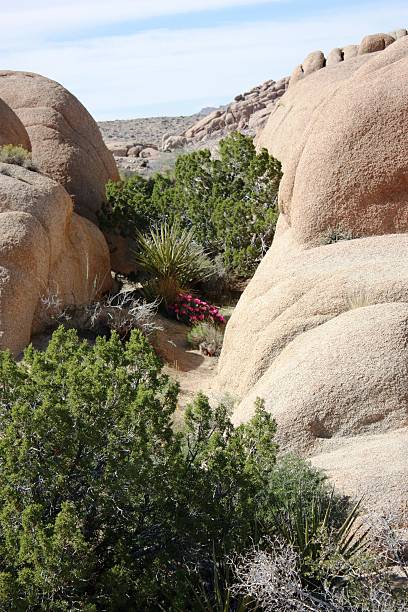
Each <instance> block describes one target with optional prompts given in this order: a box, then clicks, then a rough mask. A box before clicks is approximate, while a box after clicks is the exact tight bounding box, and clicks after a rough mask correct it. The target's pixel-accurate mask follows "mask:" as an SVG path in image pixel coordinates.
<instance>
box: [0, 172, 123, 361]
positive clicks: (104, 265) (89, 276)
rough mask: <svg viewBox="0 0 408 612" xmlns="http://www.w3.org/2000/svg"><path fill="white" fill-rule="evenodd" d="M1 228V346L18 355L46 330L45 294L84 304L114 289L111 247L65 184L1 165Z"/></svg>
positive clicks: (66, 302) (68, 302) (64, 303)
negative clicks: (77, 210)
mask: <svg viewBox="0 0 408 612" xmlns="http://www.w3.org/2000/svg"><path fill="white" fill-rule="evenodd" d="M0 227H1V232H0V288H1V290H0V347H1V348H2V349H4V348H9V349H10V350H11V351H12V352H13V353H15V354H17V353H19V352H20V351H21V350H22V349H23V348H24V346H26V345H27V344H28V342H29V341H30V338H31V334H32V333H33V332H35V331H40V327H41V309H42V302H41V298H42V297H43V296H48V295H50V294H52V295H55V296H56V297H57V298H58V299H59V300H60V301H61V303H62V305H66V304H84V303H86V302H88V301H91V300H92V299H93V298H94V297H96V296H97V295H100V294H101V293H102V292H104V291H106V290H107V289H109V288H110V286H111V275H110V261H109V251H108V247H107V244H106V241H105V239H104V237H103V235H102V233H101V232H100V230H99V229H98V228H97V227H96V225H94V224H93V223H92V222H91V221H88V220H87V219H84V218H82V217H80V216H79V215H77V214H75V213H73V205H72V200H71V198H70V197H69V195H68V193H67V192H66V191H65V189H64V188H63V187H62V186H61V185H59V184H58V183H56V182H55V181H53V180H51V179H49V178H48V177H46V176H44V175H42V174H39V173H37V172H31V171H29V170H26V169H25V168H21V167H19V166H14V165H11V164H0Z"/></svg>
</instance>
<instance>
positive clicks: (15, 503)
mask: <svg viewBox="0 0 408 612" xmlns="http://www.w3.org/2000/svg"><path fill="white" fill-rule="evenodd" d="M0 364H1V366H0V377H1V384H0V394H1V411H2V415H1V420H0V429H1V432H0V444H1V457H2V461H1V465H0V500H1V512H0V526H1V529H0V551H1V555H0V604H1V607H2V609H5V610H50V611H51V610H52V611H55V610H88V611H99V610H127V611H128V610H129V611H132V610H135V611H139V610H140V611H141V610H152V611H153V610H161V609H163V610H225V611H228V610H242V611H246V610H254V609H260V610H261V609H265V610H273V609H276V608H273V607H271V605H270V603H268V602H271V601H275V600H274V598H275V599H276V598H277V597H281V594H282V589H281V587H280V586H279V585H280V583H279V580H281V582H282V575H283V579H284V581H285V589H286V591H285V592H289V591H290V596H291V600H290V601H293V602H294V605H295V604H296V606H297V607H293V608H286V609H298V610H300V609H310V610H315V609H316V610H318V609H322V610H338V609H344V610H350V611H351V610H379V609H380V608H378V607H377V608H376V607H375V606H374V604H373V603H372V602H371V600H370V597H371V595H370V593H367V592H366V591H367V588H366V586H365V585H366V583H365V582H364V581H363V580H362V576H363V573H365V575H366V574H367V572H371V573H370V574H369V575H370V576H371V575H372V576H374V575H375V577H376V581H377V582H376V584H377V583H378V584H380V585H381V593H383V594H384V595H382V597H386V596H388V597H389V601H391V603H390V605H389V607H388V608H387V609H389V610H393V609H395V610H397V609H398V610H402V609H403V608H402V607H399V608H398V607H397V606H398V605H400V606H402V605H403V603H402V602H401V601H400V600H398V594H397V593H396V594H394V596H393V597H394V599H393V600H391V599H390V595H389V593H390V591H389V587H388V584H387V580H386V579H385V578H383V577H382V574H381V571H380V569H379V567H378V566H376V567H374V566H373V565H370V562H371V563H372V556H371V553H370V552H369V549H368V539H367V534H366V533H365V530H357V531H355V526H356V518H357V515H358V508H356V507H354V508H353V507H351V506H350V505H349V504H348V503H347V502H346V501H345V500H344V499H343V498H341V497H339V496H337V495H335V494H334V493H333V492H332V491H331V489H330V487H329V486H328V485H327V483H326V481H325V480H324V478H323V477H322V475H321V474H320V473H319V472H317V471H316V470H314V469H312V468H310V467H309V466H308V465H307V464H306V463H304V462H302V461H301V460H299V459H295V458H292V457H289V456H288V457H286V458H278V454H277V453H278V447H277V444H276V442H275V431H276V425H275V423H274V421H273V419H272V418H271V416H270V415H269V414H268V413H266V412H265V410H264V409H263V406H262V403H261V402H259V403H258V406H257V409H256V414H255V416H254V417H253V418H252V419H251V420H250V421H249V422H248V423H247V424H246V425H241V426H240V427H237V428H233V427H232V425H231V422H230V418H229V402H228V401H227V400H226V401H225V402H221V403H219V404H218V405H216V406H211V405H210V403H209V402H208V400H207V398H206V397H205V396H203V395H200V394H199V395H197V397H196V399H195V401H194V402H193V403H192V404H191V405H190V406H189V407H188V408H187V410H186V412H185V418H184V423H183V426H182V428H181V430H178V431H175V429H174V427H173V424H172V415H173V413H174V410H175V408H176V402H177V393H178V389H177V385H176V384H175V383H173V382H172V381H171V379H169V378H168V377H167V376H166V375H164V374H163V373H162V371H161V363H160V360H159V359H158V357H157V356H156V354H155V353H154V351H153V349H152V348H151V346H150V345H149V343H148V341H147V340H146V339H145V337H144V335H143V333H142V332H141V331H138V330H134V331H133V332H132V333H131V335H130V338H129V340H128V341H126V342H124V343H123V342H122V341H121V340H120V338H119V336H118V335H117V334H116V333H115V332H114V333H112V335H111V337H110V338H109V339H107V338H103V337H99V338H98V339H97V340H96V342H95V344H94V345H90V344H89V343H88V342H86V341H81V340H80V339H79V338H78V335H77V332H76V331H75V330H73V329H71V330H66V329H64V328H63V327H60V328H59V329H58V330H57V331H55V332H54V335H53V338H52V340H51V342H50V343H49V345H48V347H47V349H46V350H45V351H43V352H40V351H37V350H35V349H33V348H32V347H29V348H28V349H27V350H26V351H25V354H24V360H23V361H22V362H20V363H16V362H15V361H14V359H13V358H12V357H11V355H10V354H9V353H7V352H3V353H1V354H0ZM254 547H255V548H254ZM370 559H371V561H370ZM260 567H261V568H262V572H263V573H262V580H263V581H264V582H265V580H268V585H267V587H265V586H264V585H263V583H262V584H261V582H260V580H259V578H258V577H259V576H261V574H260ZM367 568H369V569H367ZM265 572H267V573H268V574H266V573H265ZM282 573H283V574H282ZM279 577H280V578H279ZM377 586H378V585H377ZM265 589H266V590H265ZM387 589H388V590H387ZM272 591H273V592H274V594H271V593H272ZM266 592H267V593H268V598H266V594H265V593H266ZM387 594H388V595H387ZM336 598H337V599H338V600H339V601H340V599H339V598H343V599H341V600H342V601H344V602H346V604H345V607H342V608H339V607H337V608H336V607H335V606H334V603H333V602H335V601H337V599H336ZM288 601H289V600H288ZM382 601H385V600H384V599H383V600H382ZM348 602H350V605H349V603H348ZM268 606H269V607H268ZM302 606H306V607H303V608H302ZM392 606H394V607H392ZM282 609H285V608H282ZM381 609H383V608H381Z"/></svg>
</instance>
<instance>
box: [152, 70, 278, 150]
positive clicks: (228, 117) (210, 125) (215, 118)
mask: <svg viewBox="0 0 408 612" xmlns="http://www.w3.org/2000/svg"><path fill="white" fill-rule="evenodd" d="M288 84H289V78H286V77H285V78H283V79H280V80H279V81H272V80H270V81H266V82H265V83H263V84H262V85H258V86H257V87H254V88H253V89H251V90H250V91H247V92H245V93H243V94H240V95H238V96H236V98H235V100H234V102H232V104H229V105H228V106H226V107H223V108H220V109H217V110H215V111H213V112H212V113H210V114H209V115H207V116H206V117H203V118H202V119H200V120H199V121H197V123H195V124H194V125H193V126H192V127H190V128H188V129H187V130H185V131H184V132H182V133H181V134H177V135H174V136H165V137H164V138H163V146H162V148H163V150H164V151H171V150H173V149H179V148H181V147H186V146H187V147H188V146H191V145H194V144H197V143H204V142H206V141H207V140H208V139H210V138H211V139H213V138H217V139H220V138H222V137H224V136H226V135H227V134H228V133H230V132H233V131H235V130H239V131H240V132H244V133H249V134H255V133H256V132H257V131H258V130H259V129H261V128H262V127H263V126H264V125H265V123H266V121H267V119H268V117H269V115H270V114H271V111H272V109H273V107H274V105H275V103H276V101H277V100H279V98H280V97H281V96H283V94H284V93H285V91H286V89H287V87H288Z"/></svg>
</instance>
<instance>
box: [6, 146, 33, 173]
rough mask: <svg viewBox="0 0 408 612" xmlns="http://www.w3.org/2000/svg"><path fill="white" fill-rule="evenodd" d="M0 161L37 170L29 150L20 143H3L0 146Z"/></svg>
mask: <svg viewBox="0 0 408 612" xmlns="http://www.w3.org/2000/svg"><path fill="white" fill-rule="evenodd" d="M0 162H2V163H4V164H14V165H16V166H22V167H23V168H26V169H27V170H33V171H34V172H36V171H37V166H36V165H35V163H34V162H33V160H32V157H31V153H30V151H27V149H25V148H24V147H22V146H21V145H12V144H8V145H3V146H1V147H0Z"/></svg>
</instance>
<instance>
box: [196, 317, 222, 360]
mask: <svg viewBox="0 0 408 612" xmlns="http://www.w3.org/2000/svg"><path fill="white" fill-rule="evenodd" d="M223 340H224V330H223V328H221V327H220V326H219V325H214V324H213V323H206V322H203V323H197V324H196V325H193V327H192V328H191V329H190V330H189V332H188V333H187V342H188V344H190V345H191V346H192V347H193V348H196V349H198V348H201V349H202V350H203V352H204V353H206V354H207V355H211V356H217V355H219V354H220V352H221V348H222V342H223Z"/></svg>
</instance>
